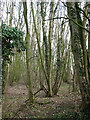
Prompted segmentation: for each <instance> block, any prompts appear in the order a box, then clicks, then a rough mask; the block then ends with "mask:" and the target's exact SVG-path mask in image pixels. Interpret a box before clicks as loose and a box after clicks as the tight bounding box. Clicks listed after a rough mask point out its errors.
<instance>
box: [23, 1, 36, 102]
mask: <svg viewBox="0 0 90 120" xmlns="http://www.w3.org/2000/svg"><path fill="white" fill-rule="evenodd" d="M23 7H24V19H25V23H26V38H25V40H26V42H27V46H26V47H27V50H26V64H27V78H28V84H29V100H30V103H34V95H33V91H32V81H31V70H30V59H29V58H30V33H29V28H28V19H27V3H26V2H23Z"/></svg>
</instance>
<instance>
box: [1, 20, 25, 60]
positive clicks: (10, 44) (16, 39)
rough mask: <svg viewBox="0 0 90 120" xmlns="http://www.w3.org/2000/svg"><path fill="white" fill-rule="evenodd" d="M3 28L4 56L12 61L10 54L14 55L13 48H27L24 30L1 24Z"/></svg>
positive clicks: (19, 49)
mask: <svg viewBox="0 0 90 120" xmlns="http://www.w3.org/2000/svg"><path fill="white" fill-rule="evenodd" d="M1 30H2V36H1V37H2V58H3V60H4V61H10V59H9V55H14V54H15V53H14V51H13V48H17V52H21V51H24V50H25V49H26V46H25V44H26V43H25V42H24V41H23V34H24V33H23V32H22V31H20V30H18V29H17V27H15V28H13V27H12V28H10V27H9V26H7V25H6V24H3V22H2V25H1Z"/></svg>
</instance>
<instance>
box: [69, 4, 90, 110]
mask: <svg viewBox="0 0 90 120" xmlns="http://www.w3.org/2000/svg"><path fill="white" fill-rule="evenodd" d="M67 5H68V6H69V7H68V8H67V9H68V16H69V18H72V19H73V20H74V21H76V22H78V19H77V14H76V12H75V11H76V8H75V5H76V4H75V3H74V2H71V3H69V2H68V3H67ZM69 24H70V31H71V46H72V52H73V55H74V61H75V68H76V75H77V81H78V83H79V88H80V92H81V97H82V109H84V110H86V109H87V108H88V105H89V106H90V91H88V90H87V88H88V87H87V80H86V77H85V74H84V67H85V64H83V62H82V60H83V58H84V56H83V53H82V51H83V50H82V47H81V46H82V45H81V41H80V34H79V33H80V32H79V29H78V26H77V25H76V24H75V23H74V22H72V21H69ZM80 29H81V28H80ZM82 56H83V57H82ZM89 108H90V107H89Z"/></svg>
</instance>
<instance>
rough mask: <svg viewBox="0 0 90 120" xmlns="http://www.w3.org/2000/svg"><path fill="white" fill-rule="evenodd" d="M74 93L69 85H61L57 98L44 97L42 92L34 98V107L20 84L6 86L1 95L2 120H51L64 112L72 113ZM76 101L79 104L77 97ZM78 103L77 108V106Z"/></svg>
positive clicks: (24, 87) (25, 88) (26, 90)
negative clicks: (7, 119) (16, 119)
mask: <svg viewBox="0 0 90 120" xmlns="http://www.w3.org/2000/svg"><path fill="white" fill-rule="evenodd" d="M74 95H75V93H73V92H72V89H71V87H70V85H68V84H65V83H62V85H61V87H60V90H59V92H58V95H57V96H54V97H48V98H47V97H45V94H44V92H43V91H40V92H39V93H38V94H37V95H36V96H35V101H36V103H35V105H30V104H29V102H28V101H27V99H28V89H27V87H26V86H25V84H23V83H22V82H19V83H15V84H14V86H12V87H11V86H8V87H7V88H6V93H5V94H4V95H3V108H2V109H3V110H2V111H3V113H2V115H3V118H53V117H55V115H57V114H59V113H64V112H65V111H68V110H69V111H71V112H72V111H74V110H75V109H74V108H75V107H74V106H75V96H74ZM77 101H79V102H80V97H79V96H78V98H77ZM79 102H78V104H77V106H78V105H79Z"/></svg>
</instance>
